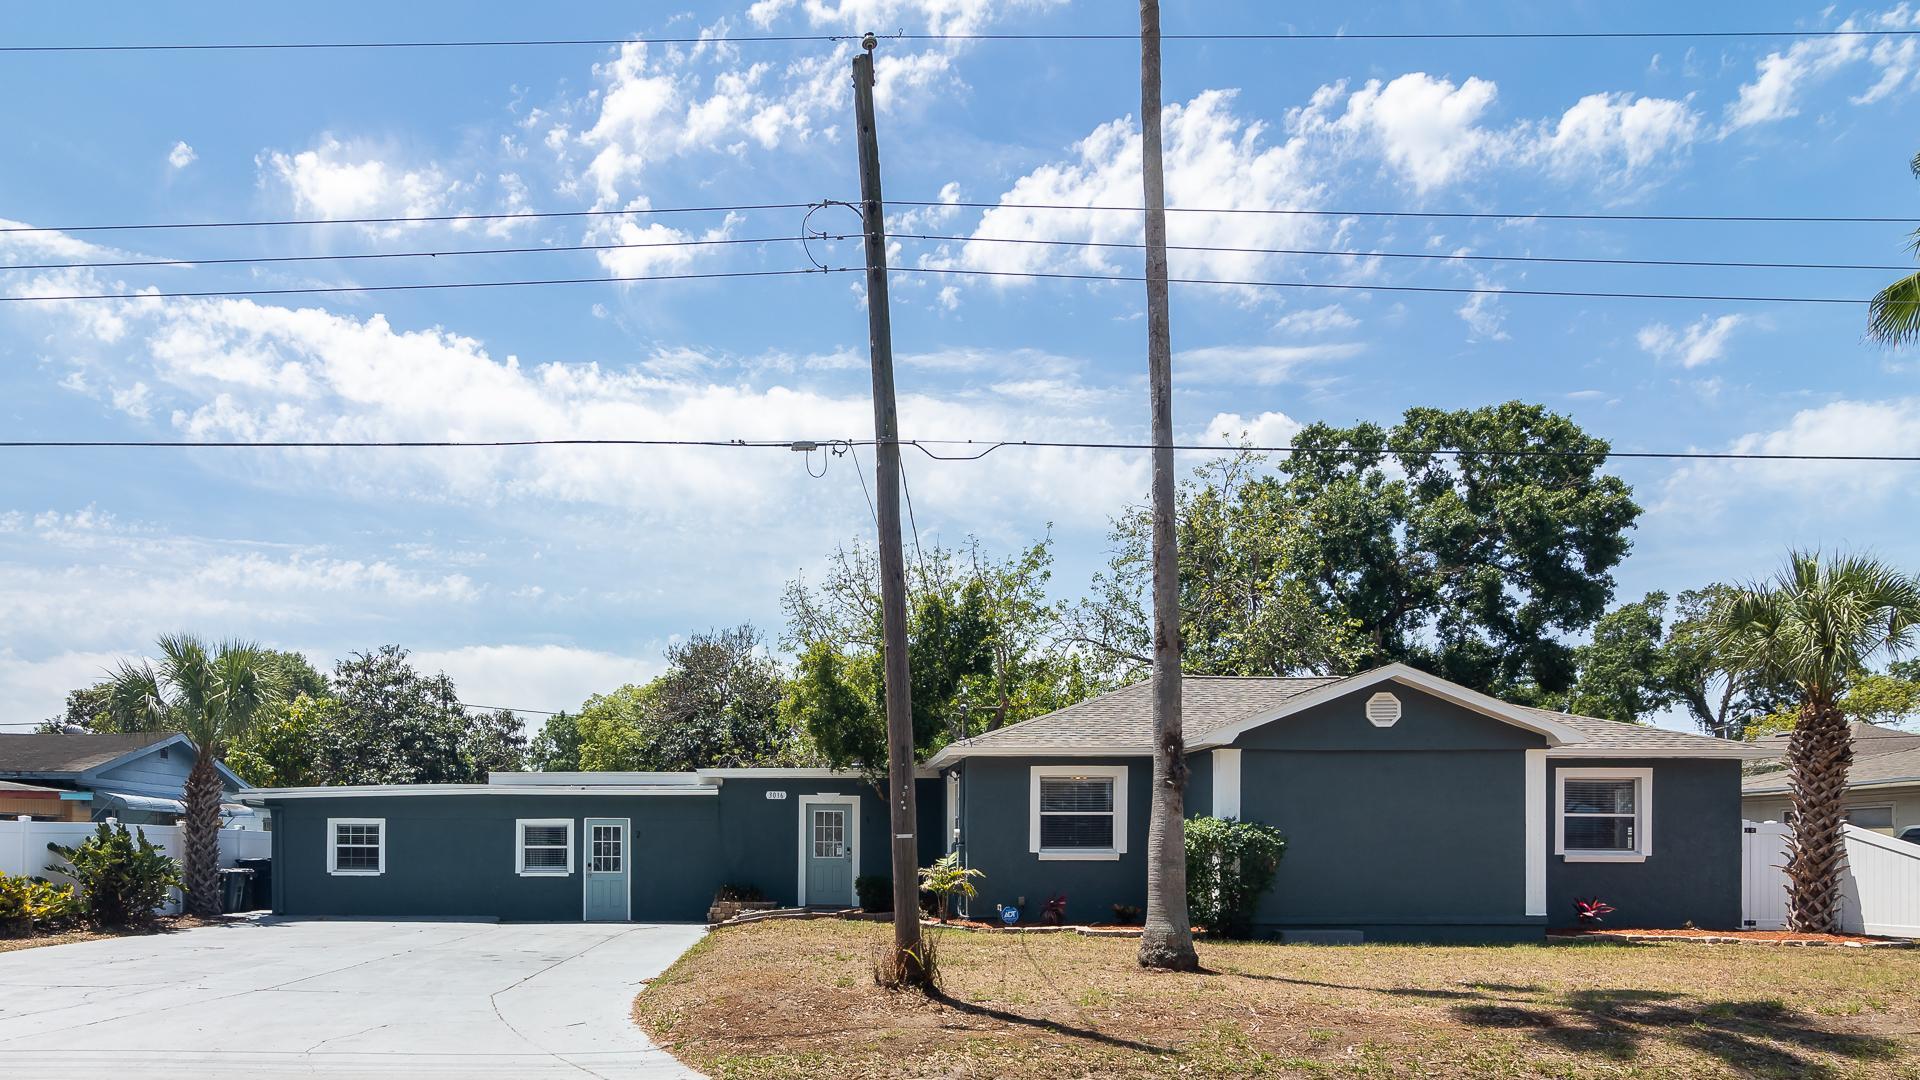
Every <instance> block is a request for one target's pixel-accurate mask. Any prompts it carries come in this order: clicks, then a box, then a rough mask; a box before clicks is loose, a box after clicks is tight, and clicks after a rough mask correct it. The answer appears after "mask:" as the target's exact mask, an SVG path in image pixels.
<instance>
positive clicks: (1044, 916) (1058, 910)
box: [1040, 893, 1067, 926]
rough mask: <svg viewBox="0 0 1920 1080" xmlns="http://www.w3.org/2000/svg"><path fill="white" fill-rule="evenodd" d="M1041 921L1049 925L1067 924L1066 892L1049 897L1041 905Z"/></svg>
mask: <svg viewBox="0 0 1920 1080" xmlns="http://www.w3.org/2000/svg"><path fill="white" fill-rule="evenodd" d="M1040 921H1041V922H1043V923H1045V924H1046V925H1048V926H1065V925H1066V924H1067V894H1066V893H1055V894H1054V895H1052V896H1049V897H1047V902H1046V903H1044V904H1042V905H1040Z"/></svg>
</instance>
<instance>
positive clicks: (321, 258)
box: [0, 234, 1899, 272]
mask: <svg viewBox="0 0 1920 1080" xmlns="http://www.w3.org/2000/svg"><path fill="white" fill-rule="evenodd" d="M847 239H851V236H850V235H849V234H814V235H812V236H755V237H722V238H716V239H706V240H651V241H647V242H645V243H630V244H547V245H537V246H533V247H501V248H448V249H445V250H440V251H367V252H358V253H355V254H351V255H247V256H236V257H233V258H218V259H120V260H116V261H109V262H68V263H11V264H4V265H0V272H4V271H8V270H105V269H117V268H125V267H137V266H253V265H265V264H268V263H301V262H354V261H358V260H363V259H442V258H449V257H455V256H461V255H536V254H544V253H547V252H570V251H571V252H578V251H627V250H631V249H635V248H692V247H715V246H723V245H738V244H796V243H800V242H802V241H805V240H847ZM1863 269H1899V268H1898V267H1865V268H1863Z"/></svg>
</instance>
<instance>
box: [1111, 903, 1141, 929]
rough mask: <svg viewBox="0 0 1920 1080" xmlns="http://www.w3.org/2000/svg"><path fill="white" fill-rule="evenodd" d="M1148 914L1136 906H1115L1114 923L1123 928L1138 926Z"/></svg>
mask: <svg viewBox="0 0 1920 1080" xmlns="http://www.w3.org/2000/svg"><path fill="white" fill-rule="evenodd" d="M1146 915H1147V913H1146V912H1144V911H1142V910H1140V908H1139V906H1138V905H1135V904H1115V905H1113V921H1114V922H1115V923H1117V924H1119V925H1121V926H1138V925H1140V920H1142V919H1144V918H1146Z"/></svg>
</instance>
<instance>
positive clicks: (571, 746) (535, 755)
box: [527, 712, 581, 772]
mask: <svg viewBox="0 0 1920 1080" xmlns="http://www.w3.org/2000/svg"><path fill="white" fill-rule="evenodd" d="M527 765H528V767H529V768H533V769H538V770H539V771H541V772H579V771H580V768H581V765H580V718H579V717H578V716H576V715H574V714H573V713H569V712H557V713H554V714H553V715H552V716H549V717H547V720H546V723H544V724H541V725H540V731H539V733H538V734H536V735H534V737H533V745H532V746H531V747H529V748H528V750H527Z"/></svg>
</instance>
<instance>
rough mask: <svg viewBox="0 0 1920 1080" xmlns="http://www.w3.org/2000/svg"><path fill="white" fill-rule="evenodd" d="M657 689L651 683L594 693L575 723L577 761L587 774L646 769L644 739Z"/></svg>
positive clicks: (582, 707)
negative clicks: (577, 745) (577, 739)
mask: <svg viewBox="0 0 1920 1080" xmlns="http://www.w3.org/2000/svg"><path fill="white" fill-rule="evenodd" d="M657 695H658V690H657V688H656V687H655V685H654V683H646V684H644V685H640V686H631V685H629V686H623V687H621V688H619V689H618V690H613V691H610V692H608V693H605V694H595V695H593V696H592V697H590V698H588V699H587V701H586V704H584V705H581V706H580V715H579V717H578V719H577V720H576V721H575V731H576V732H577V733H578V735H579V739H580V745H579V751H578V760H579V765H580V768H582V769H584V770H586V771H588V772H633V771H639V770H644V769H645V768H646V750H647V747H646V736H645V731H646V729H647V728H648V727H649V726H650V723H651V722H650V720H649V719H648V718H649V716H650V715H651V714H652V713H653V710H654V702H655V698H656V696H657Z"/></svg>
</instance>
